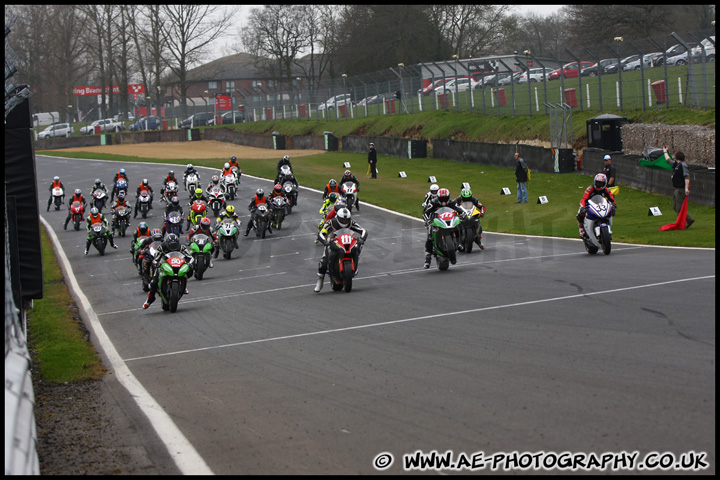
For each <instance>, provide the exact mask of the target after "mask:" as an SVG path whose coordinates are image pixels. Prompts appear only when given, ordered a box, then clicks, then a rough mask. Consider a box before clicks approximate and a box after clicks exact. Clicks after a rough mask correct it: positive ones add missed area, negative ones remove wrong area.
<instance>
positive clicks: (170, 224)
mask: <svg viewBox="0 0 720 480" xmlns="http://www.w3.org/2000/svg"><path fill="white" fill-rule="evenodd" d="M182 223H183V218H182V215H180V212H178V211H173V212H170V214H168V217H167V221H166V222H165V232H164V233H165V234H168V233H174V234H176V235H181V234H182Z"/></svg>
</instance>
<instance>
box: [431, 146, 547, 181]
mask: <svg viewBox="0 0 720 480" xmlns="http://www.w3.org/2000/svg"><path fill="white" fill-rule="evenodd" d="M432 143H433V157H434V158H444V159H446V160H454V161H458V162H463V163H478V164H481V165H494V166H496V167H506V168H513V169H514V168H515V152H516V151H517V152H520V156H521V157H522V158H523V159H524V160H525V163H526V164H527V166H528V168H529V169H530V170H532V171H533V172H543V173H555V158H554V157H553V154H552V152H551V150H550V149H548V148H544V147H538V146H534V145H521V144H517V145H509V144H502V143H481V142H458V141H455V140H444V139H433V141H432Z"/></svg>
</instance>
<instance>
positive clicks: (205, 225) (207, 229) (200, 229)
mask: <svg viewBox="0 0 720 480" xmlns="http://www.w3.org/2000/svg"><path fill="white" fill-rule="evenodd" d="M196 233H203V234H205V235H207V236H208V237H210V239H211V240H212V251H211V252H210V254H211V255H210V265H209V267H210V268H213V261H212V259H213V257H214V258H217V256H218V253H220V245H219V244H218V238H217V232H216V231H215V229H214V228H213V227H212V221H211V220H210V219H209V218H207V217H203V218H201V219H200V223H198V224H197V225H193V227H192V228H191V229H190V231H189V232H188V234H187V241H188V242H190V239H191V238H192V237H193V235H195V234H196ZM235 248H237V243H235Z"/></svg>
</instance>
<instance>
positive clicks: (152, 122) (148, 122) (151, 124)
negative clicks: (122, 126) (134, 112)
mask: <svg viewBox="0 0 720 480" xmlns="http://www.w3.org/2000/svg"><path fill="white" fill-rule="evenodd" d="M161 128H162V122H161V121H160V118H158V117H156V116H150V117H142V118H141V119H140V120H138V121H137V122H135V123H133V124H132V125H130V127H129V128H128V130H130V131H131V132H136V131H139V130H160V129H161Z"/></svg>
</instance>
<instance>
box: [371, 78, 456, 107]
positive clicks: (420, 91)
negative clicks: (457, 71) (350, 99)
mask: <svg viewBox="0 0 720 480" xmlns="http://www.w3.org/2000/svg"><path fill="white" fill-rule="evenodd" d="M450 80H454V79H453V78H450V77H446V78H440V79H438V80H435V81H434V82H432V83H430V84H429V85H427V86H426V87H423V88H419V89H418V94H422V95H429V94H431V93H433V92H434V91H435V89H436V88H438V87H439V86H440V85H442V84H443V83H445V82H449V81H450ZM358 105H360V102H358Z"/></svg>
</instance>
